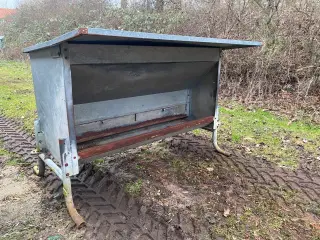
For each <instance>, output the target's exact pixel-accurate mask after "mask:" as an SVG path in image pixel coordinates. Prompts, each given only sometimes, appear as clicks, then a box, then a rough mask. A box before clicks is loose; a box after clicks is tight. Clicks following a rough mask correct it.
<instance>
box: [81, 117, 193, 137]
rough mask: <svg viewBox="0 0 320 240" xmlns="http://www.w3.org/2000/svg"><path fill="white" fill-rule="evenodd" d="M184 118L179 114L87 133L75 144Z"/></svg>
mask: <svg viewBox="0 0 320 240" xmlns="http://www.w3.org/2000/svg"><path fill="white" fill-rule="evenodd" d="M186 117H187V115H186V114H180V115H176V116H170V117H164V118H157V119H153V120H148V121H145V122H142V123H138V124H134V125H130V126H125V127H117V128H111V129H108V130H105V131H101V132H87V133H84V134H83V135H81V136H78V137H77V143H83V142H87V141H90V140H94V139H98V138H103V137H107V136H110V135H114V134H118V133H122V132H127V131H131V130H135V129H139V128H143V127H148V126H151V125H155V124H160V123H164V122H170V121H174V120H178V119H183V118H186Z"/></svg>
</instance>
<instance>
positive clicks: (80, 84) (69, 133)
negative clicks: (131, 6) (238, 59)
mask: <svg viewBox="0 0 320 240" xmlns="http://www.w3.org/2000/svg"><path fill="white" fill-rule="evenodd" d="M260 45H261V43H259V42H251V41H239V40H226V39H215V38H200V37H188V36H177V35H163V34H153V33H141V32H128V31H117V30H107V29H98V28H88V29H87V28H81V29H77V30H74V31H72V32H69V33H66V34H64V35H62V36H59V37H57V38H55V39H52V40H50V41H47V42H44V43H39V44H36V45H34V46H31V47H28V48H26V49H24V52H25V53H29V55H30V59H31V66H32V75H33V82H34V91H35V95H36V103H37V111H38V119H37V120H36V121H35V136H36V142H37V148H38V149H39V150H40V151H41V152H42V154H40V158H41V159H42V160H43V161H44V163H46V164H47V165H49V166H50V167H51V169H52V170H53V171H54V172H56V174H57V175H58V176H59V178H61V179H62V181H63V183H64V191H65V195H66V200H67V204H69V205H70V204H71V205H72V204H73V203H72V196H71V184H70V177H71V176H74V175H76V174H78V173H79V161H87V160H91V159H94V158H97V157H101V156H105V155H107V154H113V153H116V152H120V151H124V150H126V149H129V148H135V147H138V146H140V145H143V144H147V143H150V142H153V141H157V140H160V139H164V138H166V137H170V136H173V135H177V134H180V133H184V132H187V131H190V130H193V129H196V128H205V129H208V130H211V131H213V143H214V147H215V148H216V149H217V150H218V151H220V152H223V153H225V154H227V153H226V152H224V151H223V150H221V149H220V148H219V147H218V145H217V140H216V139H217V132H216V131H217V126H218V118H217V116H218V101H217V99H218V87H219V79H220V66H221V61H220V57H221V52H222V50H224V49H234V48H245V47H256V46H260ZM53 159H55V161H56V162H57V163H58V164H56V162H55V161H53ZM70 199H71V203H70ZM68 202H69V203H68ZM71 205H70V206H68V209H69V213H70V215H71V216H72V218H73V219H74V220H75V221H76V223H77V225H81V224H82V223H83V219H82V218H81V219H80V218H79V217H80V216H78V215H77V212H76V211H74V210H75V209H74V207H73V206H71Z"/></svg>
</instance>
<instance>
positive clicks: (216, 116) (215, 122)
mask: <svg viewBox="0 0 320 240" xmlns="http://www.w3.org/2000/svg"><path fill="white" fill-rule="evenodd" d="M218 126H219V106H217V107H216V110H215V114H214V119H213V133H212V141H213V146H214V148H215V149H216V151H217V152H219V153H222V154H223V155H226V156H230V155H231V153H229V152H226V151H224V150H223V149H221V148H220V147H219V145H218V133H217V132H218Z"/></svg>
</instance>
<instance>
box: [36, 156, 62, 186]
mask: <svg viewBox="0 0 320 240" xmlns="http://www.w3.org/2000/svg"><path fill="white" fill-rule="evenodd" d="M39 157H40V158H41V160H42V161H44V163H45V164H47V165H48V166H49V168H50V169H51V170H52V171H54V172H55V174H56V175H57V176H58V177H59V178H60V179H61V180H62V171H61V168H59V167H58V166H57V164H55V162H53V161H52V160H51V159H50V158H45V155H44V154H43V153H41V154H39Z"/></svg>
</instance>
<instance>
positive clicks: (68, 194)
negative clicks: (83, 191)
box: [59, 139, 85, 228]
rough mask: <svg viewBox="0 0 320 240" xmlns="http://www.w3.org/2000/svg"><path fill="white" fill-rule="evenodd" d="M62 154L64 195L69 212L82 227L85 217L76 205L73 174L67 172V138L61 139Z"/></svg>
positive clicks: (79, 226) (78, 225) (78, 226)
mask: <svg viewBox="0 0 320 240" xmlns="http://www.w3.org/2000/svg"><path fill="white" fill-rule="evenodd" d="M59 147H60V155H61V169H62V182H63V195H64V198H65V201H66V205H67V209H68V212H69V214H70V216H71V218H72V220H73V221H74V222H75V224H76V226H77V228H81V227H83V226H84V225H85V221H84V219H83V217H81V216H80V214H79V213H78V211H77V209H76V208H75V206H74V203H73V198H72V189H71V176H70V174H69V173H67V172H66V167H67V166H68V161H67V159H66V158H67V156H68V152H67V149H66V139H59Z"/></svg>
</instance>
